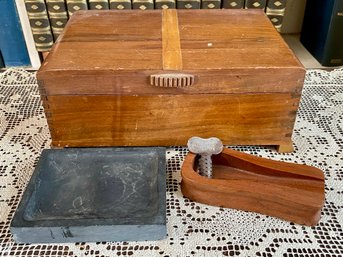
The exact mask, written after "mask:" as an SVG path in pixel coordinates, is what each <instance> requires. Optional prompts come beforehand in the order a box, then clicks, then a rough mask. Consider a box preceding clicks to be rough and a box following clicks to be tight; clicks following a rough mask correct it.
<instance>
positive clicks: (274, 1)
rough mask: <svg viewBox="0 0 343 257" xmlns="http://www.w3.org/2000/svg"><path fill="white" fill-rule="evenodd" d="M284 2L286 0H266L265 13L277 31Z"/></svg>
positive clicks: (280, 22)
mask: <svg viewBox="0 0 343 257" xmlns="http://www.w3.org/2000/svg"><path fill="white" fill-rule="evenodd" d="M286 2H287V0H268V2H267V7H266V14H267V16H268V17H269V19H270V20H271V22H272V23H273V25H274V27H275V28H276V29H277V30H278V31H279V32H280V31H281V27H282V20H283V17H284V15H285V10H286Z"/></svg>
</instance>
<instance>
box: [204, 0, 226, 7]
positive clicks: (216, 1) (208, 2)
mask: <svg viewBox="0 0 343 257" xmlns="http://www.w3.org/2000/svg"><path fill="white" fill-rule="evenodd" d="M221 4H222V3H221V0H202V1H201V9H220V7H221Z"/></svg>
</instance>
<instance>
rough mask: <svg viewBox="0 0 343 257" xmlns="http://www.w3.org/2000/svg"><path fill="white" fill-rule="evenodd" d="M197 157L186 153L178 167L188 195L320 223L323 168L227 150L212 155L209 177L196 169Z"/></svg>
mask: <svg viewBox="0 0 343 257" xmlns="http://www.w3.org/2000/svg"><path fill="white" fill-rule="evenodd" d="M197 159H198V158H197V155H196V154H193V153H191V152H190V153H188V155H187V156H186V158H185V160H184V163H183V166H182V170H181V175H182V182H181V190H182V193H183V194H184V196H186V197H188V198H189V199H191V200H194V201H197V202H201V203H205V204H209V205H216V206H221V207H227V208H234V209H240V210H245V211H253V212H258V213H262V214H266V215H270V216H275V217H278V218H281V219H284V220H288V221H292V222H295V223H298V224H304V225H308V226H314V225H316V224H317V223H318V221H319V219H320V211H321V208H322V206H323V205H324V198H325V196H324V174H323V172H322V171H321V170H319V169H317V168H314V167H311V166H306V165H300V164H292V163H286V162H281V161H274V160H268V159H264V158H261V157H256V156H253V155H249V154H246V153H242V152H238V151H235V150H232V149H227V148H225V149H224V150H223V151H222V153H220V154H218V155H213V156H212V161H213V177H212V178H207V177H204V176H201V175H199V174H198V173H197Z"/></svg>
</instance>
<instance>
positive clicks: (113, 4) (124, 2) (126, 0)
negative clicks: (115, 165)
mask: <svg viewBox="0 0 343 257" xmlns="http://www.w3.org/2000/svg"><path fill="white" fill-rule="evenodd" d="M110 9H115V10H126V9H132V4H131V0H110Z"/></svg>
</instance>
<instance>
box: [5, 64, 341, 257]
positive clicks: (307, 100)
mask: <svg viewBox="0 0 343 257" xmlns="http://www.w3.org/2000/svg"><path fill="white" fill-rule="evenodd" d="M342 120H343V70H342V69H340V70H336V71H333V72H325V71H309V72H308V73H307V76H306V82H305V87H304V91H303V94H302V100H301V105H300V109H299V112H298V116H297V120H296V123H295V129H294V133H293V141H294V146H295V152H293V153H291V154H279V153H277V152H275V150H274V149H272V148H268V147H256V146H255V147H253V146H241V147H233V148H235V149H237V150H240V151H244V152H248V153H251V154H254V155H258V156H263V157H266V158H272V159H275V160H283V161H288V162H296V163H305V164H308V165H313V166H315V167H318V168H320V169H322V170H323V172H324V174H325V178H326V187H325V191H326V202H325V205H324V207H323V209H322V217H321V220H320V222H319V224H318V225H317V226H315V227H305V226H300V225H296V224H293V223H290V222H286V221H282V220H279V219H276V218H272V217H268V216H265V215H260V214H256V213H249V212H243V211H239V210H232V209H224V208H219V207H213V206H208V205H204V204H199V203H195V202H192V201H190V200H188V199H186V198H185V197H183V196H182V193H181V191H180V181H181V176H180V167H181V164H182V161H183V159H184V156H185V154H186V153H187V151H188V150H187V149H186V148H182V147H177V146H176V147H170V148H168V150H167V153H166V154H167V157H166V158H167V160H166V161H167V174H166V177H167V200H166V205H167V209H166V213H167V230H168V237H167V238H166V239H164V240H160V241H145V242H107V243H105V242H98V243H75V244H32V245H26V244H25V245H24V244H16V243H15V242H14V241H13V238H12V236H11V233H10V230H9V225H10V221H11V219H12V218H13V215H14V212H15V210H16V208H17V205H18V203H19V200H20V198H21V196H22V194H23V191H24V189H25V187H26V185H27V182H28V180H29V179H30V176H31V174H32V172H33V169H34V167H35V165H36V163H37V160H38V158H39V156H40V154H41V151H42V150H43V149H46V148H49V145H50V138H49V130H48V127H47V123H46V119H45V116H44V112H43V108H42V106H41V102H40V97H39V93H38V88H37V84H36V79H35V73H28V72H26V71H24V70H20V69H9V70H7V71H6V72H4V73H2V74H0V233H1V234H0V256H80V257H81V256H123V255H124V256H288V257H291V256H313V257H315V256H336V257H339V256H343V229H342V227H343V201H342V199H343V198H342V194H343V168H342V167H343V122H342Z"/></svg>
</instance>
